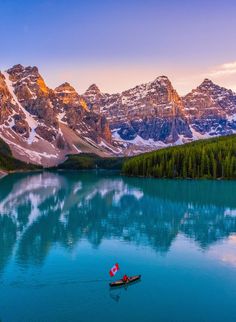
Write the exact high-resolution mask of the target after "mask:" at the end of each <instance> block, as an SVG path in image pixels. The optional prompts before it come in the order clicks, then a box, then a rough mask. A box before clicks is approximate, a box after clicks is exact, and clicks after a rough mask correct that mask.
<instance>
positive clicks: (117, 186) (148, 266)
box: [0, 172, 236, 322]
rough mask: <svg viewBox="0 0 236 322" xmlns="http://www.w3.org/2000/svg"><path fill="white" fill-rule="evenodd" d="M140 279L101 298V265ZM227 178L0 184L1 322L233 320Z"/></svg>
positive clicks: (235, 283)
mask: <svg viewBox="0 0 236 322" xmlns="http://www.w3.org/2000/svg"><path fill="white" fill-rule="evenodd" d="M116 262H118V263H119V265H120V268H121V273H120V274H118V275H117V278H118V277H120V276H121V274H124V273H127V274H128V275H135V274H142V280H141V282H139V283H136V284H134V285H131V286H129V287H127V288H120V289H115V290H110V288H109V286H108V283H109V280H110V277H109V274H108V272H109V269H110V268H111V267H112V266H113V264H115V263H116ZM235 303H236V182H233V181H181V180H179V181H177V180H176V181H174V180H155V179H139V178H125V177H120V176H119V175H117V174H115V173H109V172H98V173H96V172H43V173H33V174H14V175H10V176H8V177H5V178H3V179H2V180H1V181H0V321H2V322H15V321H20V322H28V321H33V322H34V321H35V322H38V321H43V322H54V321H55V322H60V321H63V322H64V321H68V322H71V321H72V322H73V321H80V322H83V321H86V322H87V321H89V322H93V321H103V322H107V321H109V322H110V321H115V322H116V321H119V322H121V321H135V322H139V321H161V322H165V321H171V322H173V321H178V322H185V321H186V322H190V321H193V322H195V321H207V322H208V321H209V322H217V321H220V322H221V321H224V322H231V321H232V322H235V321H236V304H235Z"/></svg>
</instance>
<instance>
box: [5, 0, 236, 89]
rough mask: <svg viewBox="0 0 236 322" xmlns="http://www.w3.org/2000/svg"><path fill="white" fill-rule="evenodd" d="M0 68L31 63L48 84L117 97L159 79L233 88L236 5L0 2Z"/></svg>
mask: <svg viewBox="0 0 236 322" xmlns="http://www.w3.org/2000/svg"><path fill="white" fill-rule="evenodd" d="M0 12H1V20H0V30H1V48H0V69H6V68H8V67H10V66H12V65H14V64H16V63H21V64H23V65H37V66H38V67H39V69H40V72H41V74H42V75H43V77H44V78H45V80H46V81H47V83H48V85H49V86H50V87H52V88H53V87H55V86H57V85H59V84H60V83H62V82H63V81H69V82H70V83H71V84H72V85H73V86H74V87H75V88H76V89H77V90H78V91H79V92H83V91H84V90H85V89H86V88H87V87H88V86H89V85H90V84H91V83H94V82H95V83H97V85H98V86H99V87H100V88H101V89H102V90H103V91H107V92H116V91H121V90H123V89H126V88H129V87H132V86H134V85H136V84H139V83H142V82H146V81H150V80H152V79H154V78H155V77H157V76H159V75H162V74H165V75H167V76H169V77H170V79H171V80H172V82H173V85H174V86H175V88H176V89H177V90H178V91H179V92H180V93H181V94H183V93H186V92H187V91H189V90H190V89H192V88H193V87H194V86H197V85H198V84H199V83H200V82H201V81H202V80H203V79H204V78H205V77H210V78H212V79H213V80H214V81H215V82H217V83H219V84H220V85H223V86H226V87H231V88H233V89H235V90H236V41H235V30H236V19H235V16H236V1H232V0H225V1H224V2H223V1H219V0H215V1H212V0H205V1H202V0H198V1H195V0H191V1H190V0H189V1H184V0H173V1H171V0H169V1H159V0H156V1H154V0H143V1H140V0H135V1H134V0H126V1H124V0H119V1H114V0H97V1H95V0H84V1H81V0H77V1H76V0H40V1H39V0H38V1H36V0H31V1H28V0H24V1H23V0H22V1H20V0H18V1H17V0H0Z"/></svg>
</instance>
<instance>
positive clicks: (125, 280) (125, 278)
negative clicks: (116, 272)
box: [122, 274, 129, 283]
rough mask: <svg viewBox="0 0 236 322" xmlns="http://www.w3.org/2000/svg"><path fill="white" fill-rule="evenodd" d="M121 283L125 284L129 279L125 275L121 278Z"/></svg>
mask: <svg viewBox="0 0 236 322" xmlns="http://www.w3.org/2000/svg"><path fill="white" fill-rule="evenodd" d="M122 281H123V282H125V283H128V282H129V277H128V276H127V275H126V274H125V275H124V276H123V278H122Z"/></svg>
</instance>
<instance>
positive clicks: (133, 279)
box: [110, 275, 141, 287]
mask: <svg viewBox="0 0 236 322" xmlns="http://www.w3.org/2000/svg"><path fill="white" fill-rule="evenodd" d="M140 279H141V275H135V276H131V277H129V280H128V281H127V282H124V281H123V280H122V279H121V280H118V281H115V282H112V283H110V287H116V286H124V285H129V284H131V283H134V282H137V281H139V280H140Z"/></svg>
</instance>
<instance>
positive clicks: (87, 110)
mask: <svg viewBox="0 0 236 322" xmlns="http://www.w3.org/2000/svg"><path fill="white" fill-rule="evenodd" d="M235 131H236V94H235V93H234V92H232V91H231V90H228V89H225V88H222V87H220V86H218V85H215V84H214V83H213V82H212V81H210V80H208V79H205V80H204V81H203V83H202V84H200V85H199V86H198V87H197V88H196V89H194V90H192V92H191V93H189V94H187V95H186V96H184V97H180V96H179V95H178V93H177V92H176V90H175V89H174V88H173V86H172V84H171V82H170V80H169V79H168V78H167V77H166V76H160V77H157V78H156V79H155V80H154V81H152V82H149V83H146V84H141V85H138V86H136V87H134V88H132V89H129V90H126V91H123V92H122V93H116V94H107V93H102V92H101V91H100V90H99V88H98V86H97V85H96V84H93V85H91V86H90V87H89V88H88V90H87V91H86V92H85V93H84V94H82V95H81V94H78V93H77V91H76V90H75V89H74V88H73V87H72V86H71V85H70V84H69V83H67V82H65V83H63V84H61V85H60V86H58V87H57V88H55V89H54V90H53V89H50V88H49V87H48V86H47V85H46V83H45V81H44V79H43V77H42V76H41V75H40V73H39V71H38V68H37V67H23V66H22V65H15V66H13V67H12V68H10V69H8V70H7V71H6V72H0V137H1V138H2V139H3V140H4V141H5V142H6V143H7V144H9V146H10V148H11V150H12V153H13V155H14V156H15V157H16V158H18V159H20V160H23V161H27V162H32V163H36V164H42V165H43V166H51V165H56V164H58V163H60V162H62V161H64V160H65V159H66V155H67V154H77V153H80V152H92V153H96V154H98V155H100V156H104V157H106V156H112V155H116V156H119V155H133V154H138V153H141V152H146V151H150V150H154V149H158V148H161V147H165V146H169V145H176V144H182V143H186V142H189V141H192V140H196V139H200V138H208V137H212V136H218V135H228V134H232V133H235Z"/></svg>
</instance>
